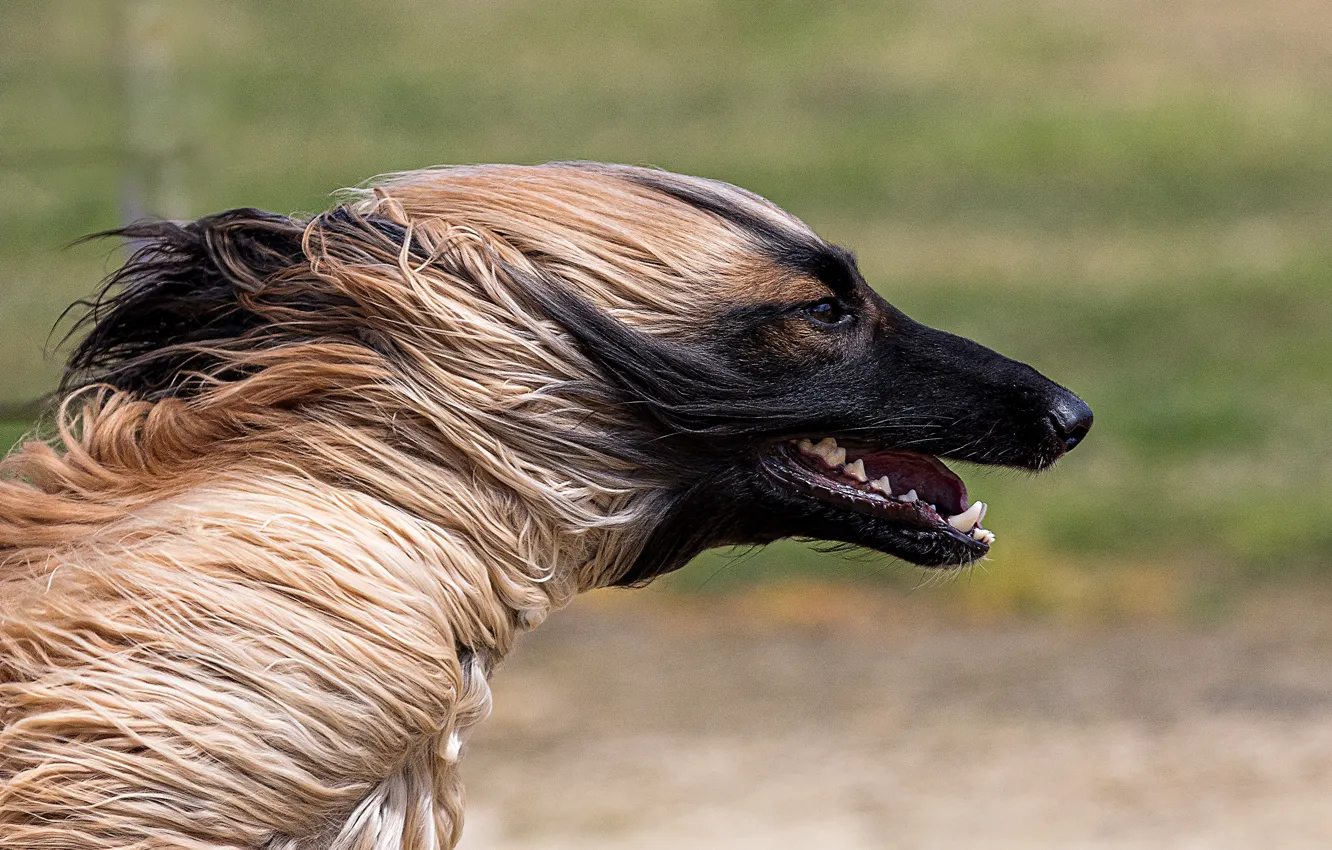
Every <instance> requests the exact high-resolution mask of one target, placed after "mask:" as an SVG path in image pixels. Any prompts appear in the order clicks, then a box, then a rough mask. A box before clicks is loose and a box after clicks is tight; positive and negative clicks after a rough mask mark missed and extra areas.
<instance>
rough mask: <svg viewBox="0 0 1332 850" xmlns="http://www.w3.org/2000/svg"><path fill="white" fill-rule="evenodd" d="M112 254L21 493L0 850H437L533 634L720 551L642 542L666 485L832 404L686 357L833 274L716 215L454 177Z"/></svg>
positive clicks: (633, 198)
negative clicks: (471, 749)
mask: <svg viewBox="0 0 1332 850" xmlns="http://www.w3.org/2000/svg"><path fill="white" fill-rule="evenodd" d="M116 235H119V236H121V237H124V238H126V239H129V240H132V244H134V245H137V246H139V247H138V248H137V250H136V251H135V253H134V255H133V257H132V258H131V259H130V261H129V262H128V263H127V264H126V265H125V266H124V268H122V269H121V270H120V271H118V272H117V273H116V274H114V275H113V276H112V278H111V279H110V281H109V282H108V285H107V288H106V289H105V290H104V291H103V293H102V294H101V296H99V297H98V298H96V299H94V300H93V301H92V303H91V304H90V306H89V310H88V313H87V316H86V319H85V320H84V324H83V328H84V330H86V335H85V336H84V337H83V340H82V342H81V344H79V346H78V347H77V349H76V350H75V352H74V354H73V356H72V358H71V361H70V371H69V373H68V376H67V378H66V383H65V388H64V389H65V392H66V396H65V398H64V401H63V404H62V406H61V408H60V412H59V415H58V417H57V422H56V428H57V431H58V435H57V436H56V437H55V438H54V439H53V440H52V441H50V442H49V443H48V442H30V443H28V444H26V445H25V446H24V447H23V448H22V450H21V451H18V452H16V453H15V454H13V455H11V456H10V457H9V458H8V459H6V460H5V461H4V462H3V465H2V466H0V727H3V732H2V733H0V846H3V847H4V848H6V850H39V849H40V850H56V848H60V850H71V848H72V850H93V849H94V848H106V850H110V848H117V850H129V848H134V850H150V849H151V850H156V848H192V849H193V850H219V848H235V850H261V849H262V850H314V848H319V849H320V850H325V849H326V848H331V850H431V849H432V848H436V847H441V846H442V847H449V846H452V844H453V842H454V841H455V840H456V837H457V834H458V830H459V828H460V824H461V818H462V807H461V790H460V786H459V784H458V779H457V774H456V769H455V762H456V760H457V756H458V751H459V746H460V742H461V740H462V736H463V734H464V733H465V731H466V729H467V728H468V727H469V726H471V725H472V724H474V723H476V722H478V721H479V720H480V719H481V718H482V717H483V716H484V715H485V713H486V711H487V708H488V701H489V690H488V687H487V684H486V678H487V676H488V675H489V673H490V671H491V669H492V667H493V665H494V664H495V663H497V662H498V660H499V659H501V658H502V657H503V656H504V655H505V653H507V652H508V651H509V649H510V648H511V646H512V644H513V641H514V638H515V635H516V634H517V633H519V632H520V631H522V630H524V629H527V628H531V627H533V626H534V625H536V624H537V623H539V622H540V621H541V620H542V619H543V618H544V617H545V616H546V614H547V613H548V612H549V611H550V610H552V609H553V608H557V607H559V606H562V605H564V604H566V603H567V602H568V601H569V600H570V598H571V597H572V596H573V595H574V594H575V593H577V592H579V591H581V590H585V589H588V588H592V587H597V586H605V585H612V584H618V583H633V582H639V581H643V580H646V579H648V578H651V576H652V575H653V574H655V572H658V571H659V570H660V569H661V568H662V567H661V565H663V564H666V563H668V562H672V563H673V562H678V561H679V560H680V559H681V558H682V557H687V556H688V555H690V554H692V553H693V552H694V551H696V550H697V549H698V548H700V547H701V545H702V543H701V542H700V540H690V539H687V538H685V539H671V540H664V539H660V538H657V537H654V529H656V528H658V527H659V526H660V520H661V517H662V515H663V514H665V513H668V512H669V511H671V510H673V509H674V508H673V505H675V504H677V502H678V500H675V499H674V498H673V496H675V495H678V494H674V493H673V492H672V488H674V487H676V486H677V482H679V481H681V480H685V479H684V477H682V476H681V475H680V469H681V466H682V465H686V466H687V465H688V464H690V463H692V462H695V461H694V460H692V459H693V458H696V457H698V456H699V455H700V453H708V452H713V453H716V452H725V451H727V450H728V447H729V446H731V445H733V444H734V441H736V440H739V439H741V438H743V437H745V436H746V435H747V434H749V433H750V431H751V430H753V429H757V428H759V427H760V426H761V427H762V428H765V429H771V428H773V427H775V425H774V423H776V424H777V425H780V424H781V423H786V422H789V423H792V424H794V423H796V422H797V421H798V420H800V418H801V417H802V416H806V415H807V414H806V411H808V410H809V409H810V407H811V406H810V405H809V404H808V403H807V399H802V398H794V397H786V396H783V395H782V394H781V393H780V392H778V391H776V390H773V389H771V388H769V387H768V386H767V384H763V383H760V382H756V381H754V380H753V379H752V377H746V375H743V374H740V373H738V372H736V371H735V370H733V369H731V368H730V367H728V366H726V365H723V364H724V362H725V361H724V360H722V359H719V358H716V357H713V356H711V354H710V353H709V352H710V351H712V348H710V346H713V345H714V343H715V340H711V339H701V338H700V337H699V334H700V330H699V329H700V327H701V325H700V323H699V321H698V320H697V318H698V313H699V311H715V310H717V309H718V308H719V306H720V308H722V309H729V308H732V307H734V308H736V309H740V308H742V307H743V306H744V305H743V303H742V302H743V301H744V298H742V297H741V296H744V297H748V296H750V295H755V294H759V295H761V294H762V292H764V291H765V289H770V288H775V287H777V286H778V285H779V284H782V285H786V284H784V283H782V281H784V280H786V279H788V278H790V277H791V273H790V268H791V267H792V266H793V265H801V264H803V265H805V266H808V265H810V264H813V265H815V266H817V264H818V262H820V259H819V258H820V256H822V254H821V253H820V252H821V251H826V248H825V247H824V246H822V243H820V242H819V241H818V240H817V238H816V237H814V236H813V234H812V233H810V232H809V231H808V229H807V228H806V227H805V226H804V225H802V224H801V223H800V222H798V221H796V220H795V219H793V218H791V217H790V216H789V215H787V214H785V213H783V212H781V211H780V210H778V209H777V208H776V207H774V206H772V205H771V204H769V203H768V202H766V201H763V200H762V199H760V198H758V197H756V196H753V195H750V194H748V193H746V192H743V191H741V190H738V189H735V188H734V187H730V186H726V185H725V184H718V183H713V182H711V181H705V180H699V179H694V178H684V177H678V176H675V175H669V174H665V173H662V172H655V171H649V170H643V169H631V168H625V167H616V166H600V165H592V164H583V163H572V164H560V165H551V166H540V167H527V168H524V167H508V166H495V167H472V168H454V169H440V170H430V171H422V172H415V173H408V174H402V175H396V176H391V177H388V178H386V179H384V180H383V181H381V182H380V183H378V185H376V186H375V187H374V188H373V189H371V190H368V191H366V192H362V193H360V194H358V195H355V196H353V197H352V198H351V199H350V200H348V201H347V202H346V203H344V204H341V205H340V206H338V207H336V208H335V209H333V210H331V211H329V212H326V213H323V214H320V215H317V216H314V217H312V218H310V219H308V220H296V219H291V218H287V217H283V216H278V215H272V214H268V213H263V212H259V211H256V210H246V209H242V210H234V211H231V212H227V213H222V214H219V215H214V216H210V217H207V218H203V219H200V220H198V221H194V222H190V223H176V222H155V223H144V224H138V225H134V226H131V227H128V228H125V229H124V230H121V231H118V232H117V234H116ZM765 242H766V243H771V244H765ZM782 252H785V259H784V258H783V256H777V259H776V260H774V256H775V255H781V254H782ZM834 265H835V264H834ZM829 273H835V271H833V272H829ZM755 298H757V295H755ZM758 300H761V299H758ZM769 383H771V382H769Z"/></svg>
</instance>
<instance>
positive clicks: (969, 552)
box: [761, 450, 990, 569]
mask: <svg viewBox="0 0 1332 850" xmlns="http://www.w3.org/2000/svg"><path fill="white" fill-rule="evenodd" d="M761 466H762V468H763V471H764V472H765V473H766V474H767V475H768V476H769V477H770V478H772V479H774V481H775V482H776V483H777V484H778V485H779V486H781V487H783V488H785V489H787V490H793V491H795V492H797V493H800V494H801V495H802V496H804V497H805V498H808V499H810V500H812V501H815V502H818V503H820V504H822V505H829V506H832V507H834V508H836V509H839V510H842V511H847V512H850V513H855V514H859V515H862V516H865V517H868V518H870V519H872V520H874V521H875V524H876V525H879V524H882V525H883V526H886V529H884V530H885V531H887V532H888V534H890V535H891V536H892V537H897V538H900V541H899V542H900V544H901V545H892V543H890V542H889V541H887V540H870V539H863V540H848V541H847V542H850V543H853V544H855V545H861V546H866V547H868V548H873V549H877V550H880V551H884V552H887V553H888V554H891V555H893V556H895V557H899V558H902V559H904V560H907V561H910V562H911V563H915V564H917V565H919V566H926V567H932V568H944V569H947V568H958V567H963V566H966V565H968V564H970V563H973V562H974V561H977V560H979V559H981V558H983V557H984V556H985V555H986V554H987V553H988V552H989V550H990V547H989V545H988V544H987V543H983V542H981V541H979V540H976V539H974V538H973V537H971V536H970V535H967V534H964V533H962V532H960V531H958V530H957V529H955V528H953V527H952V526H950V525H949V524H948V523H947V522H946V521H945V520H944V519H943V518H942V517H940V516H939V515H938V514H937V513H936V512H935V511H934V510H933V509H931V508H930V506H928V505H926V504H925V503H923V502H915V503H904V502H900V501H888V500H875V501H873V502H871V501H869V500H867V499H864V498H861V497H859V496H858V495H857V494H856V493H854V492H845V491H844V490H843V489H842V488H840V487H839V486H838V485H837V484H836V483H835V482H833V481H831V480H829V481H820V480H817V479H815V478H813V476H811V475H807V474H806V473H804V472H802V471H799V466H798V465H797V464H795V463H793V462H791V461H789V460H786V461H783V459H782V454H781V451H780V450H779V451H778V452H777V453H774V454H772V455H767V456H765V457H764V458H763V460H762V462H761ZM872 536H873V537H876V538H877V537H880V536H881V535H877V534H876V535H872Z"/></svg>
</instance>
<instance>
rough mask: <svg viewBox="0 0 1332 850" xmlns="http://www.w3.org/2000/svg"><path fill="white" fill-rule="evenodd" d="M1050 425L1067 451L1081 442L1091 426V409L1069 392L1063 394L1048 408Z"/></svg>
mask: <svg viewBox="0 0 1332 850" xmlns="http://www.w3.org/2000/svg"><path fill="white" fill-rule="evenodd" d="M1050 423H1051V424H1052V425H1054V429H1055V433H1056V434H1058V435H1059V439H1061V440H1063V442H1064V450H1065V451H1068V450H1070V449H1072V448H1073V447H1074V446H1076V445H1077V444H1078V443H1081V442H1082V438H1083V437H1085V436H1087V432H1088V431H1090V430H1091V426H1092V409H1091V408H1090V407H1088V406H1087V402H1085V401H1083V400H1082V399H1080V398H1078V397H1077V396H1075V395H1073V393H1070V392H1067V391H1065V392H1063V393H1061V394H1060V395H1059V396H1057V397H1056V398H1055V401H1054V404H1052V405H1051V406H1050Z"/></svg>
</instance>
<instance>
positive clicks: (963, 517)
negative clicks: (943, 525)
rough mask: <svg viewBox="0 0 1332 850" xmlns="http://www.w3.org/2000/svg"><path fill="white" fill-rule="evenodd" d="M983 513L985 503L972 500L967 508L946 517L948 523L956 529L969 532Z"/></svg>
mask: <svg viewBox="0 0 1332 850" xmlns="http://www.w3.org/2000/svg"><path fill="white" fill-rule="evenodd" d="M983 513H985V503H984V502H973V503H972V504H971V507H969V508H967V509H966V510H965V511H963V512H962V513H960V514H958V515H957V516H950V517H949V518H948V524H949V525H951V526H952V527H953V528H956V529H957V530H958V531H961V532H964V533H970V532H971V529H972V528H974V527H975V525H976V523H977V522H978V521H979V520H980V517H981V514H983Z"/></svg>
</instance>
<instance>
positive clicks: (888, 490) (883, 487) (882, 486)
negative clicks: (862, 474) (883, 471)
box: [870, 475, 893, 496]
mask: <svg viewBox="0 0 1332 850" xmlns="http://www.w3.org/2000/svg"><path fill="white" fill-rule="evenodd" d="M870 489H871V490H878V491H879V492H880V493H882V494H883V495H885V496H891V495H893V485H892V482H890V481H889V480H888V476H887V475H885V476H883V477H881V478H876V479H874V480H873V481H871V482H870Z"/></svg>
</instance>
